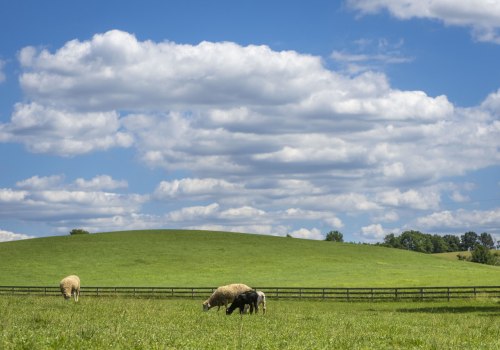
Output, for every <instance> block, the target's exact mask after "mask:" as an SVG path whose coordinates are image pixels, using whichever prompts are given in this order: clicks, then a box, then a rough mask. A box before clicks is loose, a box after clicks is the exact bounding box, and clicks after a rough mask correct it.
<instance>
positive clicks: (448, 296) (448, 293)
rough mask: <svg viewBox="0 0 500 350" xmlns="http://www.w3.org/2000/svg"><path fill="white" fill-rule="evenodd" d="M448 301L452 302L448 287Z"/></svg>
mask: <svg viewBox="0 0 500 350" xmlns="http://www.w3.org/2000/svg"><path fill="white" fill-rule="evenodd" d="M448 301H450V287H448Z"/></svg>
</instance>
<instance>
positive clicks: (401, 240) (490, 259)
mask: <svg viewBox="0 0 500 350" xmlns="http://www.w3.org/2000/svg"><path fill="white" fill-rule="evenodd" d="M325 241H332V242H343V241H344V240H343V235H342V233H340V232H339V231H330V232H328V233H327V235H326V238H325ZM376 245H382V246H384V247H391V248H398V249H405V250H411V251H414V252H420V253H427V254H434V253H447V252H457V253H458V254H457V257H458V259H459V260H467V261H472V262H477V263H482V264H490V265H500V252H499V251H496V252H490V250H491V249H495V248H496V249H499V250H500V241H497V242H496V245H495V241H494V240H493V237H492V236H491V235H490V234H489V233H487V232H483V233H481V234H477V233H475V232H473V231H469V232H465V233H464V234H463V235H461V236H456V235H444V236H441V235H437V234H434V235H431V234H428V233H422V232H420V231H414V230H409V231H404V232H403V233H401V234H400V235H399V236H396V235H395V234H394V233H391V234H388V235H386V236H385V237H384V241H383V242H382V243H376ZM462 251H469V252H470V255H464V254H461V253H459V252H462Z"/></svg>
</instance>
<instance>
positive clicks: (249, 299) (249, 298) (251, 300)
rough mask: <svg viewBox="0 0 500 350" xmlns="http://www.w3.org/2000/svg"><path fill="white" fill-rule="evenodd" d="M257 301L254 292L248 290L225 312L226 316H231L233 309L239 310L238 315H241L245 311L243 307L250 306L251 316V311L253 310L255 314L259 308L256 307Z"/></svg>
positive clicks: (256, 295)
mask: <svg viewBox="0 0 500 350" xmlns="http://www.w3.org/2000/svg"><path fill="white" fill-rule="evenodd" d="M258 299H259V295H258V294H257V292H256V291H254V290H249V291H247V292H244V293H241V294H240V295H238V296H237V297H236V298H235V299H234V301H233V303H232V304H231V306H229V309H227V310H226V315H231V314H232V313H233V311H234V309H236V308H239V309H240V314H243V311H244V310H245V305H250V313H251V314H253V309H254V308H255V313H257V311H259V306H258V305H257V300H258Z"/></svg>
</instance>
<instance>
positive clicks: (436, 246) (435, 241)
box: [431, 235, 450, 253]
mask: <svg viewBox="0 0 500 350" xmlns="http://www.w3.org/2000/svg"><path fill="white" fill-rule="evenodd" d="M431 241H432V252H433V253H445V252H448V251H449V249H450V247H449V246H448V243H447V242H446V240H445V239H444V238H443V237H441V236H440V235H433V236H432V237H431Z"/></svg>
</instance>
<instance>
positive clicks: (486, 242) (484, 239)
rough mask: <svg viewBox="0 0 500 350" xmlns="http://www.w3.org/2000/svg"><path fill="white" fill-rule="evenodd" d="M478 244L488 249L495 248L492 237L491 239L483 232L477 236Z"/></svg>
mask: <svg viewBox="0 0 500 350" xmlns="http://www.w3.org/2000/svg"><path fill="white" fill-rule="evenodd" d="M479 243H481V245H483V246H485V247H486V248H488V249H494V248H495V243H494V242H493V237H491V235H490V234H489V233H487V232H483V233H481V235H479Z"/></svg>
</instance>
